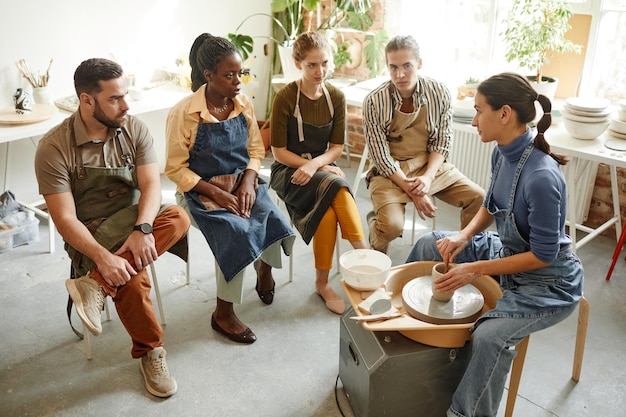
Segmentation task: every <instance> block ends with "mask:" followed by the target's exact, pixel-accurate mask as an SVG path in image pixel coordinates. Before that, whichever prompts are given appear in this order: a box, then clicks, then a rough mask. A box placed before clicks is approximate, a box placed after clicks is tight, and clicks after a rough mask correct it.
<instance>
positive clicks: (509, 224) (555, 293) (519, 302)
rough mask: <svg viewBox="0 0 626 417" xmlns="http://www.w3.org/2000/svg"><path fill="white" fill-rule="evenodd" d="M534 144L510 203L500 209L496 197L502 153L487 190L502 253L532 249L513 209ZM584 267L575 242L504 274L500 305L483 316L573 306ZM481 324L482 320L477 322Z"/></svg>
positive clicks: (519, 314)
mask: <svg viewBox="0 0 626 417" xmlns="http://www.w3.org/2000/svg"><path fill="white" fill-rule="evenodd" d="M533 149H534V145H533V144H532V143H531V144H530V145H529V146H527V147H526V149H524V152H523V153H522V156H521V158H520V161H519V163H518V164H517V168H516V170H515V174H514V176H513V184H512V186H511V194H510V196H509V202H508V207H507V208H506V209H500V208H498V207H496V205H495V203H494V200H493V188H494V183H495V181H496V180H497V176H498V171H499V170H500V166H501V165H502V161H503V158H504V157H503V156H500V158H499V159H498V162H497V163H496V166H495V168H494V172H493V176H492V181H491V185H490V187H489V191H488V193H487V200H486V201H487V204H486V206H487V210H488V211H489V213H490V214H492V215H493V216H494V218H495V221H496V227H497V229H498V234H499V237H500V241H501V242H502V249H501V250H500V256H501V257H507V256H512V255H515V254H518V253H523V252H528V251H530V244H529V243H528V242H526V240H524V238H523V237H522V236H521V235H520V233H519V231H518V229H517V226H516V223H515V215H514V213H513V203H514V201H515V192H516V190H517V184H518V181H519V177H520V174H521V172H522V169H523V168H524V165H525V164H526V161H527V160H528V158H529V156H530V154H531V152H532V151H533ZM583 275H584V273H583V268H582V264H581V262H580V260H579V259H578V257H577V256H576V255H575V254H574V253H573V251H572V248H571V246H568V247H567V248H565V249H562V250H561V251H560V252H559V253H558V255H557V257H556V259H555V260H554V261H553V262H552V263H551V264H550V265H548V266H545V267H543V268H538V269H534V270H531V271H526V272H519V273H515V274H505V275H501V276H500V285H501V287H502V288H503V289H504V290H505V291H504V295H503V296H502V298H500V299H499V300H498V302H497V305H496V307H495V308H494V309H493V310H491V311H488V312H487V313H485V314H484V315H483V316H482V317H481V320H482V319H483V318H486V317H520V318H522V317H525V318H531V317H544V316H549V315H551V314H553V313H556V312H559V311H560V310H562V309H569V308H571V307H572V306H573V305H575V304H576V303H577V302H578V301H579V300H580V298H581V296H582V284H583ZM476 324H478V322H477V323H476Z"/></svg>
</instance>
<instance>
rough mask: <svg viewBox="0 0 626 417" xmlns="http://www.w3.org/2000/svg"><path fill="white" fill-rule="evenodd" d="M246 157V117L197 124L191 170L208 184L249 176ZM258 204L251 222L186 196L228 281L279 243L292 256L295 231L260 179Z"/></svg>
mask: <svg viewBox="0 0 626 417" xmlns="http://www.w3.org/2000/svg"><path fill="white" fill-rule="evenodd" d="M249 160H250V156H249V154H248V123H247V121H246V117H245V115H244V114H243V113H241V114H240V115H239V116H237V117H235V118H232V119H227V120H224V121H221V122H217V123H202V122H201V123H199V125H198V133H197V135H196V141H195V143H194V145H193V147H192V148H191V150H190V151H189V169H191V170H192V171H194V172H195V173H196V174H198V175H199V176H200V177H201V178H202V179H203V180H204V181H209V180H210V179H211V178H212V177H214V176H217V175H225V174H239V173H241V172H243V171H245V169H246V167H247V166H248V161H249ZM258 181H259V187H258V188H257V190H256V201H255V203H254V205H253V206H252V211H251V213H250V218H247V219H246V218H243V217H240V216H238V215H236V214H234V213H231V212H230V211H228V210H227V209H225V208H220V209H216V210H207V209H206V208H205V206H204V203H202V201H200V197H199V195H198V193H197V192H196V191H193V190H192V191H188V192H186V193H185V200H186V202H187V205H188V206H189V211H190V212H191V214H192V216H193V218H194V220H195V221H196V223H197V224H198V228H199V229H200V231H201V232H202V234H203V235H204V237H205V238H206V240H207V242H208V243H209V246H210V247H211V251H212V252H213V255H214V256H215V259H216V261H217V264H218V265H219V267H220V269H221V271H222V272H223V274H224V278H225V279H226V281H230V280H232V279H233V278H234V277H235V276H236V275H237V273H239V272H240V271H241V270H243V269H244V268H245V267H246V266H247V265H249V264H250V263H252V262H253V261H254V260H255V259H257V258H258V257H259V256H260V255H261V253H262V252H263V251H264V250H265V249H267V248H268V247H269V246H270V245H272V244H273V243H275V242H278V241H282V243H281V244H282V247H283V251H284V252H285V254H287V255H289V254H290V253H291V247H292V245H293V240H294V239H293V238H291V239H287V240H284V239H285V238H288V237H290V236H293V231H292V230H291V228H290V227H289V224H287V222H286V221H285V220H284V217H283V215H282V213H281V212H280V211H279V210H278V207H277V206H276V205H275V204H274V203H273V202H272V200H271V198H270V196H269V194H268V193H267V185H266V182H265V181H263V179H261V178H258Z"/></svg>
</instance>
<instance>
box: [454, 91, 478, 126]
mask: <svg viewBox="0 0 626 417" xmlns="http://www.w3.org/2000/svg"><path fill="white" fill-rule="evenodd" d="M475 114H476V110H475V109H474V98H473V97H470V98H469V99H465V100H455V101H454V102H453V103H452V120H453V121H455V122H457V123H463V124H471V123H472V119H473V118H474V115H475Z"/></svg>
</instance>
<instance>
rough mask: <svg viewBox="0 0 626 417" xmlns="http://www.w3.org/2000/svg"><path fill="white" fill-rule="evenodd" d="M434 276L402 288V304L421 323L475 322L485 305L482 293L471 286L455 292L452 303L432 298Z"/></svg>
mask: <svg viewBox="0 0 626 417" xmlns="http://www.w3.org/2000/svg"><path fill="white" fill-rule="evenodd" d="M432 282H433V277H431V276H424V277H420V278H415V279H413V280H411V281H409V282H407V283H406V285H405V286H404V288H403V289H402V305H403V306H404V308H405V309H406V311H407V312H408V313H409V314H410V315H411V316H413V317H415V318H416V319H418V320H421V321H425V322H427V323H433V324H460V323H471V322H473V321H476V319H477V318H478V317H479V316H480V313H481V311H482V308H483V304H484V302H485V300H484V298H483V294H482V293H481V292H480V290H478V288H476V287H475V286H473V285H471V284H467V285H465V286H464V287H461V288H459V289H458V290H456V291H455V292H454V295H453V296H452V298H451V299H450V301H447V302H442V301H437V300H435V299H434V298H433V290H432Z"/></svg>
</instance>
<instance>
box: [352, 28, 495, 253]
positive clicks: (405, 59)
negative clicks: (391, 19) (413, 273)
mask: <svg viewBox="0 0 626 417" xmlns="http://www.w3.org/2000/svg"><path fill="white" fill-rule="evenodd" d="M385 53H386V59H387V66H388V69H389V73H390V75H391V80H390V81H386V82H384V83H383V84H382V85H380V86H379V87H378V88H376V89H375V90H373V91H372V92H371V93H370V94H368V96H367V97H366V98H365V101H364V103H363V126H364V129H365V139H366V141H367V146H368V148H369V152H370V155H371V164H370V167H369V171H368V174H367V178H366V181H367V186H368V189H369V191H370V196H371V198H372V204H373V208H374V210H373V211H372V212H370V213H368V215H367V222H368V225H369V227H370V244H371V246H372V248H373V249H376V250H379V251H381V252H385V253H386V252H387V249H388V246H389V242H391V241H392V240H394V239H395V238H397V237H399V236H401V235H402V231H403V229H404V214H405V205H406V204H407V203H411V202H412V203H413V204H414V205H415V208H416V210H417V213H418V214H419V216H420V217H421V218H422V219H426V218H427V217H430V218H432V217H434V216H435V211H436V209H437V208H436V207H435V205H434V204H433V202H432V200H431V199H430V197H429V196H431V195H432V196H436V197H437V198H438V199H440V200H442V201H444V202H446V203H448V204H451V205H453V206H455V207H460V208H461V228H463V227H465V226H466V225H467V224H468V223H469V221H470V220H471V219H472V218H473V217H474V215H475V214H476V212H477V211H478V209H479V208H480V206H481V205H482V202H483V199H484V197H485V191H484V190H483V189H482V188H481V187H480V186H478V185H477V184H475V183H474V182H472V181H471V180H469V179H468V178H467V177H465V176H464V175H463V174H462V173H461V172H460V171H459V170H458V169H457V168H456V167H455V166H454V165H452V164H450V163H449V162H446V159H447V157H448V152H449V150H450V146H451V142H452V110H451V98H450V92H449V91H448V89H447V88H446V87H445V85H444V84H443V83H441V82H438V81H435V80H433V79H430V78H426V77H422V76H419V75H418V74H417V71H418V70H419V69H420V68H421V66H422V59H421V57H420V51H419V46H418V44H417V42H416V41H415V39H413V38H412V37H411V36H396V37H395V38H393V39H391V40H390V41H389V43H388V44H387V46H386V48H385Z"/></svg>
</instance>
